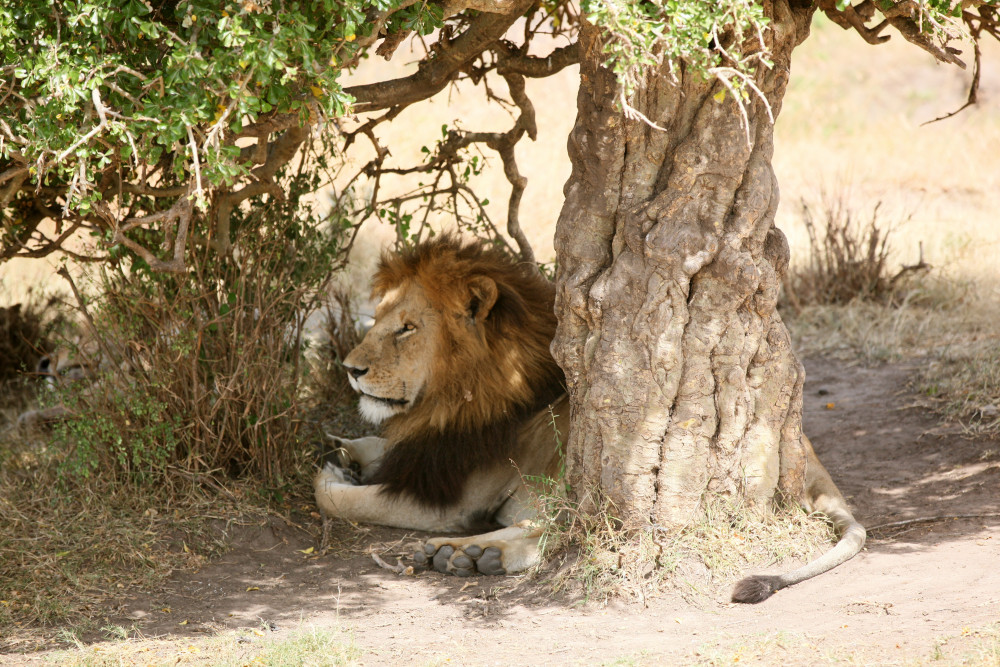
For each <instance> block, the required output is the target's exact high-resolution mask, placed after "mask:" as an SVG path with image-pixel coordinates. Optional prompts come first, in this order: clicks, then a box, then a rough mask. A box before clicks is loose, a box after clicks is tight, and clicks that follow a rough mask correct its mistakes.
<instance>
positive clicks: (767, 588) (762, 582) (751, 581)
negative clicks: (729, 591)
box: [733, 574, 782, 604]
mask: <svg viewBox="0 0 1000 667" xmlns="http://www.w3.org/2000/svg"><path fill="white" fill-rule="evenodd" d="M780 588H782V586H781V581H780V577H769V576H766V575H762V574H758V575H755V576H752V577H747V578H746V579H743V580H742V581H740V582H739V583H738V584H736V588H734V589H733V602H743V603H746V604H757V603H758V602H763V601H764V600H766V599H768V598H769V597H771V596H772V595H773V594H774V592H775V591H777V590H779V589H780Z"/></svg>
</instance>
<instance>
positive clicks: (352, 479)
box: [320, 462, 361, 486]
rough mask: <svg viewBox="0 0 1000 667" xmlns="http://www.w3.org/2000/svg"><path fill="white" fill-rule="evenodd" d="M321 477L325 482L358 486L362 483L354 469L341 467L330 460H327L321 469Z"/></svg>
mask: <svg viewBox="0 0 1000 667" xmlns="http://www.w3.org/2000/svg"><path fill="white" fill-rule="evenodd" d="M320 479H321V481H322V483H323V484H346V485H348V486H357V485H358V484H360V483H361V479H360V477H359V476H358V475H357V474H356V473H355V472H354V471H353V470H351V469H350V468H341V467H339V466H337V465H335V464H333V463H330V462H327V463H326V464H325V465H324V466H323V469H322V470H321V471H320Z"/></svg>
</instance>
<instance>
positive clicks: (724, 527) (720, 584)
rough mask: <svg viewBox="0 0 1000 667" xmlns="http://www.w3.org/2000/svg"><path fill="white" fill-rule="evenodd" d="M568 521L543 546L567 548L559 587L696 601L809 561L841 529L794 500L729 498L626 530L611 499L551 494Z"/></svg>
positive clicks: (602, 595) (590, 595)
mask: <svg viewBox="0 0 1000 667" xmlns="http://www.w3.org/2000/svg"><path fill="white" fill-rule="evenodd" d="M553 505H555V506H556V507H557V508H558V509H560V510H561V512H560V519H561V520H560V521H559V522H553V523H551V524H550V526H549V528H548V531H547V532H546V535H545V536H544V537H543V545H544V547H545V550H546V551H547V552H548V553H550V554H551V553H556V554H559V553H562V554H563V556H562V557H561V558H560V559H558V560H559V564H558V565H556V566H554V567H558V569H557V570H556V572H555V573H554V574H551V575H547V576H550V579H549V581H550V584H551V585H552V587H553V589H554V590H555V591H558V590H562V589H569V590H579V591H580V592H582V594H583V595H584V596H585V597H586V599H588V600H596V601H600V602H606V601H607V600H608V599H610V598H612V597H625V598H626V599H630V600H632V601H638V602H643V601H644V600H645V599H646V597H647V596H653V595H656V594H657V593H658V592H659V591H660V590H661V589H662V588H663V587H672V588H674V589H676V590H678V591H679V592H680V593H681V594H683V595H685V596H686V597H689V598H691V599H692V600H704V599H705V598H706V597H710V598H726V599H728V596H729V593H730V592H731V588H732V586H733V584H734V583H735V582H736V580H737V579H738V578H740V577H742V576H745V575H747V574H750V573H751V572H753V571H756V570H760V569H763V568H767V567H772V566H774V565H776V564H787V562H788V561H793V560H800V561H804V560H807V559H809V558H810V557H815V556H816V555H818V554H819V553H820V552H821V551H823V550H826V549H828V548H829V547H830V545H831V544H832V542H833V532H832V528H831V527H830V525H829V523H828V522H827V521H826V520H824V519H823V518H821V517H817V516H811V515H807V514H806V513H805V512H803V511H802V509H801V508H799V507H797V506H793V505H784V504H782V505H780V506H776V507H773V508H770V509H768V510H760V509H754V508H751V507H748V506H746V505H745V504H744V503H742V502H740V501H738V500H735V499H731V498H725V497H714V498H711V499H710V500H709V501H708V502H707V503H706V504H705V506H704V507H703V512H702V516H701V518H700V519H699V520H698V521H696V522H693V523H691V524H689V525H687V526H684V527H681V528H672V529H668V528H664V527H660V526H648V525H647V526H640V527H633V528H626V527H624V526H623V524H622V522H621V521H620V520H618V519H616V518H615V517H616V515H617V512H616V509H615V508H614V507H612V506H610V505H609V504H608V503H607V502H601V503H598V504H596V505H595V507H597V508H598V510H597V511H596V512H593V513H590V512H581V511H580V510H579V509H578V508H577V507H576V506H573V505H572V504H570V503H568V502H567V501H564V500H563V501H557V502H555V503H553V502H552V501H551V500H549V502H548V506H549V508H550V509H551V508H552V507H553Z"/></svg>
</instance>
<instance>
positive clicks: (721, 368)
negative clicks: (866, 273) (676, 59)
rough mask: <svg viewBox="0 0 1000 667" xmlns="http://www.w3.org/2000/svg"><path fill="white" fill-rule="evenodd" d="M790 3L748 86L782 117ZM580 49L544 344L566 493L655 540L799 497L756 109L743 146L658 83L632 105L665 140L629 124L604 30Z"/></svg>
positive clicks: (772, 204)
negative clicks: (765, 61) (716, 498)
mask: <svg viewBox="0 0 1000 667" xmlns="http://www.w3.org/2000/svg"><path fill="white" fill-rule="evenodd" d="M793 4H794V6H793V7H790V6H789V5H788V3H787V2H786V1H785V0H778V1H777V2H774V3H773V5H771V6H770V7H769V9H770V13H771V20H772V23H771V26H772V29H771V30H769V31H768V39H769V41H770V43H769V44H768V46H769V48H770V49H771V53H772V57H773V59H774V68H773V69H771V70H769V71H765V72H763V74H762V75H761V76H759V77H758V80H757V84H758V86H759V87H760V89H761V91H762V92H763V93H764V95H765V96H766V97H767V100H768V102H769V103H770V106H771V110H772V112H773V113H774V115H775V116H776V115H777V113H778V110H779V108H780V105H781V99H782V96H783V95H784V92H785V87H786V84H787V81H788V74H789V64H790V57H791V52H792V49H793V48H794V47H795V46H797V45H798V44H799V43H801V41H802V40H803V39H805V37H806V36H807V35H808V31H809V21H810V19H811V16H812V12H813V9H812V8H811V7H798V6H797V3H793ZM803 4H807V5H811V4H812V3H803ZM580 39H581V45H580V46H581V48H580V50H581V53H582V54H585V55H583V57H582V59H581V60H582V62H581V88H580V93H579V98H578V101H577V105H578V117H577V121H576V126H575V128H574V130H573V132H572V134H571V136H570V141H569V150H570V157H571V160H572V163H573V172H572V175H571V177H570V180H569V181H568V183H567V184H566V186H565V195H566V201H565V204H564V206H563V209H562V212H561V214H560V217H559V223H558V226H557V230H556V252H557V259H558V264H559V274H558V280H557V284H558V294H557V302H556V309H557V313H558V314H559V318H560V322H559V329H558V333H557V335H556V339H555V341H554V343H553V346H552V349H553V354H554V355H555V357H556V360H557V361H558V362H559V363H560V365H561V366H562V367H563V369H564V370H565V371H566V377H567V382H568V388H569V395H570V401H571V429H570V437H569V442H568V447H567V474H568V477H569V480H568V481H569V482H570V484H571V485H572V486H573V488H574V489H575V492H576V493H577V495H578V498H579V499H581V500H582V499H583V498H584V497H586V494H587V492H588V491H589V490H592V489H595V488H596V489H600V491H601V492H602V493H603V495H604V496H605V497H607V498H608V499H610V500H611V501H612V502H613V503H614V504H615V506H616V508H617V512H618V514H619V516H620V517H621V518H623V519H625V520H627V521H633V522H634V521H642V522H645V521H653V522H654V523H657V524H660V525H674V526H676V525H679V524H683V523H686V522H688V521H690V520H691V519H692V518H694V517H695V516H696V513H697V512H698V510H699V508H700V506H701V502H702V500H703V498H704V497H705V496H706V494H731V495H736V496H740V497H743V498H746V499H747V500H749V501H751V502H752V503H755V504H759V505H762V504H765V503H766V502H768V501H769V500H770V499H771V498H773V497H774V495H775V493H776V492H777V491H779V490H780V491H783V492H785V493H787V494H789V495H790V496H791V497H793V498H802V497H803V495H804V489H803V471H804V463H805V461H804V453H803V451H804V450H803V444H802V433H801V428H802V419H801V416H802V381H803V371H802V367H801V365H800V364H799V362H798V360H797V359H796V357H795V356H794V354H793V353H792V350H791V346H790V341H789V335H788V330H787V329H786V327H785V325H784V323H783V322H782V320H781V317H780V316H779V315H778V313H777V310H776V302H777V297H778V288H779V285H780V278H781V275H782V273H783V272H784V271H785V269H786V268H787V265H788V245H787V242H786V240H785V237H784V235H783V234H782V233H781V232H780V231H779V230H778V229H777V228H775V226H774V213H775V209H776V207H777V204H778V186H777V182H776V181H775V176H774V173H773V171H772V169H771V156H772V148H773V146H772V141H773V127H772V124H771V120H770V119H769V117H768V114H767V110H766V107H765V105H764V104H763V102H762V101H761V100H760V99H758V98H757V97H756V95H755V94H754V93H750V99H749V101H748V102H747V113H748V116H749V140H748V137H747V128H746V125H745V124H744V123H743V121H742V119H741V115H740V113H739V110H738V107H737V105H736V103H735V101H734V100H733V98H732V95H730V94H729V93H728V92H727V93H726V96H725V99H724V101H722V102H720V101H718V100H717V99H716V95H717V93H719V92H720V91H721V90H724V88H723V86H722V85H721V84H720V83H719V82H717V81H712V80H706V79H704V78H702V77H700V76H699V75H696V74H691V73H689V72H687V71H685V70H684V68H679V69H678V71H677V75H676V76H677V80H676V81H673V80H672V79H671V75H670V74H669V73H668V72H667V70H666V69H663V70H661V71H658V72H651V73H650V74H649V75H648V76H647V80H646V85H645V87H644V89H643V90H641V91H639V92H638V93H637V94H636V96H635V100H633V101H632V104H633V106H634V107H635V108H636V109H637V110H639V111H641V112H642V113H643V114H645V115H646V116H647V117H648V118H649V119H650V120H651V121H652V122H654V123H656V124H657V125H659V126H660V127H662V128H665V131H661V130H658V129H655V128H652V127H650V126H649V125H647V124H646V123H644V122H642V121H632V120H627V119H626V118H625V117H624V116H623V113H622V110H621V109H620V108H616V106H615V101H616V95H617V84H616V82H615V78H614V75H613V74H612V73H611V72H610V71H609V70H607V69H606V68H604V67H603V66H602V65H601V61H602V60H603V55H602V49H601V35H600V32H599V30H597V29H596V28H594V27H593V26H589V25H588V26H585V27H584V29H583V30H582V34H581V38H580Z"/></svg>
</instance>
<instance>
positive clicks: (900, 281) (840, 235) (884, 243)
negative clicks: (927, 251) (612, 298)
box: [784, 196, 930, 311]
mask: <svg viewBox="0 0 1000 667" xmlns="http://www.w3.org/2000/svg"><path fill="white" fill-rule="evenodd" d="M879 208H880V204H876V205H875V207H874V208H873V210H872V212H871V214H870V217H868V216H864V217H863V218H862V216H858V215H857V214H856V213H855V212H854V211H853V210H852V208H851V206H850V203H849V202H848V201H847V199H846V197H844V196H839V197H834V198H829V197H824V198H823V200H822V204H821V205H820V207H819V209H820V210H819V212H818V213H817V212H816V210H815V209H814V207H811V206H809V205H808V204H807V203H806V202H804V201H803V202H802V222H803V224H804V226H805V228H806V232H807V233H808V236H809V253H808V256H807V258H806V259H805V260H804V261H801V262H799V263H798V265H793V266H792V268H791V269H790V270H789V275H788V277H787V279H786V280H785V283H784V288H785V289H784V296H785V297H786V299H787V301H788V302H789V303H790V304H791V306H792V307H793V308H794V309H795V310H796V311H801V310H802V308H803V306H806V305H818V304H825V305H830V304H845V303H850V302H852V301H878V302H881V303H886V304H888V305H892V306H896V305H899V304H900V303H902V302H903V301H904V300H906V299H907V298H908V293H909V286H910V283H911V282H912V280H913V279H914V277H919V276H920V275H922V274H926V273H927V271H928V270H929V269H930V266H929V265H928V264H926V263H925V262H924V261H923V251H922V250H921V255H920V258H919V259H918V260H917V261H916V262H915V263H913V264H909V265H904V266H902V267H900V269H899V270H898V271H895V272H892V271H891V269H890V266H889V255H890V252H889V237H890V235H891V234H892V231H893V229H894V228H898V227H899V226H902V224H905V221H904V222H903V223H900V224H899V225H892V224H888V225H887V224H885V223H882V222H880V221H879V218H878V212H879ZM817 217H818V218H819V220H817ZM859 218H862V219H859ZM863 220H864V221H863Z"/></svg>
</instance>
